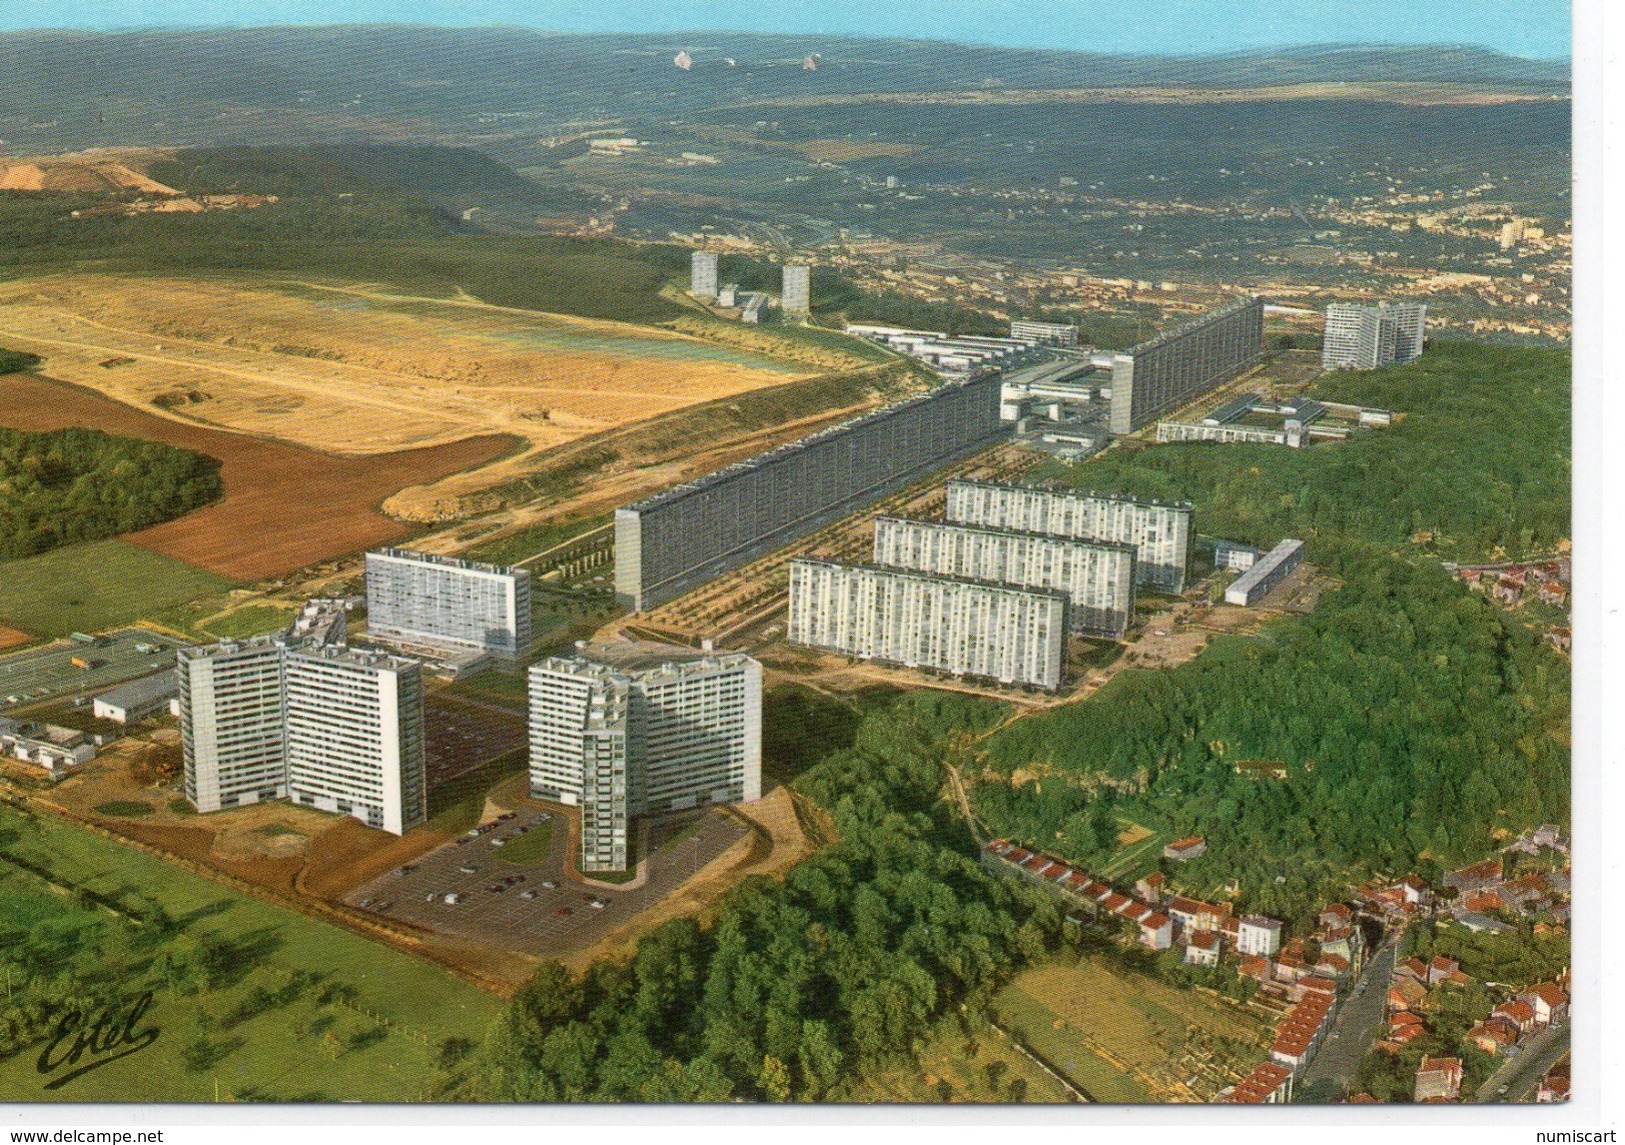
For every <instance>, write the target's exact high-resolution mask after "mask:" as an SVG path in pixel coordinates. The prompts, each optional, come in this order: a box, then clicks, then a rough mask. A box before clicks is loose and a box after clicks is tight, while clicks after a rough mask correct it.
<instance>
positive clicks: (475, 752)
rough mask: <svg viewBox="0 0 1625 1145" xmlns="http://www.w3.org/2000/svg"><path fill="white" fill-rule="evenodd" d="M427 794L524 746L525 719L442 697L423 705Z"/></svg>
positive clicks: (486, 707) (433, 697)
mask: <svg viewBox="0 0 1625 1145" xmlns="http://www.w3.org/2000/svg"><path fill="white" fill-rule="evenodd" d="M424 709H425V711H424V714H425V716H426V717H427V718H426V719H425V720H424V721H423V725H424V733H425V734H424V739H425V742H424V752H425V755H426V756H427V759H426V762H425V766H426V767H427V769H428V779H429V788H430V790H431V791H432V790H435V789H436V788H438V787H440V785H442V784H444V783H445V782H447V781H448V780H451V779H455V778H457V777H458V776H459V775H463V774H465V773H467V772H470V771H476V770H478V769H479V768H481V767H484V766H485V765H486V764H488V763H490V762H491V761H493V760H496V759H501V758H502V757H503V756H505V755H508V754H509V753H511V752H515V751H518V750H519V749H520V748H522V747H524V746H525V741H526V736H525V718H524V716H522V715H520V714H519V713H517V712H502V711H498V710H496V709H494V708H492V707H490V706H487V705H478V706H476V705H474V704H470V703H466V702H464V701H461V700H458V699H456V698H454V697H450V696H444V695H431V696H429V697H428V698H427V699H426V700H425V701H424Z"/></svg>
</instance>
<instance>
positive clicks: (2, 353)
mask: <svg viewBox="0 0 1625 1145" xmlns="http://www.w3.org/2000/svg"><path fill="white" fill-rule="evenodd" d="M39 363H40V360H39V355H38V354H30V353H28V352H26V351H24V350H7V349H6V348H5V347H4V346H0V374H15V373H18V372H20V371H22V370H32V369H33V368H34V367H35V366H37V365H39Z"/></svg>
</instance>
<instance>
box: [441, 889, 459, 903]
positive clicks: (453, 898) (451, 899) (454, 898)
mask: <svg viewBox="0 0 1625 1145" xmlns="http://www.w3.org/2000/svg"><path fill="white" fill-rule="evenodd" d="M442 901H443V902H444V903H445V904H446V905H447V906H456V905H457V904H458V903H460V902H462V901H463V896H462V895H460V894H458V893H457V892H456V891H452V892H451V893H450V894H449V895H447V896H446V897H445V898H444V899H443V900H442Z"/></svg>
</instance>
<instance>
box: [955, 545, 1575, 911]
mask: <svg viewBox="0 0 1625 1145" xmlns="http://www.w3.org/2000/svg"><path fill="white" fill-rule="evenodd" d="M1317 555H1319V556H1320V558H1321V559H1322V560H1323V561H1325V562H1326V563H1327V564H1329V565H1331V566H1333V567H1335V568H1336V569H1337V571H1338V573H1339V574H1340V575H1341V576H1343V577H1344V578H1345V584H1344V587H1343V588H1341V589H1339V590H1338V591H1336V592H1333V593H1330V594H1328V595H1327V596H1326V597H1324V598H1323V599H1322V601H1321V605H1320V608H1319V609H1318V610H1317V611H1316V612H1315V613H1314V614H1313V615H1311V616H1308V617H1304V618H1301V619H1293V620H1286V621H1281V622H1278V623H1276V624H1275V625H1273V626H1272V627H1271V628H1270V629H1268V630H1267V633H1266V635H1265V637H1264V638H1262V639H1258V640H1236V641H1233V642H1228V643H1225V644H1222V645H1217V646H1215V647H1214V648H1212V649H1210V650H1209V651H1208V652H1207V653H1206V654H1205V655H1203V656H1201V657H1200V658H1198V659H1197V660H1195V661H1192V662H1191V663H1189V664H1185V665H1183V666H1181V667H1179V668H1176V669H1174V670H1172V671H1161V672H1129V673H1125V674H1123V675H1121V676H1119V677H1118V678H1117V679H1116V680H1115V681H1113V683H1112V684H1111V685H1110V686H1109V687H1108V688H1106V689H1104V690H1103V691H1102V692H1100V693H1099V694H1098V695H1096V696H1095V697H1094V698H1093V699H1092V700H1090V702H1089V703H1087V704H1072V705H1068V706H1066V707H1064V708H1060V709H1057V710H1056V711H1054V712H1053V713H1050V714H1047V715H1039V716H1031V717H1028V718H1026V719H1022V720H1018V721H1017V722H1015V723H1013V724H1011V725H1010V726H1009V727H1008V728H1006V729H1004V730H1003V731H1001V732H999V733H998V734H997V735H995V736H993V737H992V738H991V739H990V740H989V741H988V744H987V764H988V766H989V767H990V768H991V769H992V771H993V772H994V773H995V774H998V775H1005V776H1008V775H1009V774H1011V773H1013V772H1014V771H1016V770H1017V769H1028V770H1033V771H1038V772H1039V773H1040V774H1042V773H1044V772H1046V771H1051V770H1053V771H1057V772H1059V773H1060V775H1059V776H1057V777H1056V778H1054V779H1046V780H1045V781H1043V782H1041V783H1038V784H1033V785H1028V786H1024V787H1022V788H1021V789H1020V790H1019V791H1016V792H1011V791H1008V790H1001V788H1000V785H999V784H998V783H997V782H996V781H995V782H990V783H987V784H984V785H980V786H978V787H977V788H976V791H975V794H976V806H977V810H978V812H979V813H980V814H981V815H982V816H983V817H984V819H985V820H986V821H987V823H988V825H989V827H990V828H991V829H993V830H996V831H1001V832H1006V833H1009V834H1011V835H1012V836H1013V837H1017V838H1022V839H1025V840H1029V841H1034V842H1038V843H1040V844H1041V845H1046V846H1050V847H1053V848H1056V849H1059V850H1060V851H1061V852H1062V853H1063V854H1067V855H1070V856H1073V857H1076V858H1078V859H1080V860H1082V861H1085V862H1089V861H1098V860H1099V859H1101V858H1102V857H1104V856H1105V855H1107V854H1109V853H1110V852H1111V851H1112V850H1114V849H1115V847H1116V844H1115V841H1114V840H1105V839H1103V837H1102V833H1101V832H1100V831H1099V829H1098V827H1097V826H1096V825H1095V822H1094V816H1095V815H1096V814H1097V812H1096V810H1095V806H1096V802H1097V800H1099V799H1100V798H1101V796H1099V795H1098V794H1097V790H1098V789H1099V788H1100V787H1101V786H1102V784H1104V783H1116V784H1119V785H1121V786H1122V788H1123V789H1124V792H1125V793H1124V794H1122V795H1119V796H1117V797H1116V798H1115V800H1114V801H1113V802H1111V804H1110V805H1111V806H1112V809H1113V811H1114V813H1115V814H1118V815H1121V816H1123V817H1125V818H1128V819H1131V820H1134V821H1136V822H1143V823H1147V824H1148V825H1155V826H1161V827H1165V828H1166V829H1168V830H1170V831H1173V832H1175V833H1177V834H1179V835H1191V834H1200V835H1205V836H1207V839H1208V852H1207V854H1206V855H1204V856H1202V857H1201V858H1198V859H1195V860H1192V861H1189V862H1185V863H1181V864H1180V867H1179V872H1180V878H1181V880H1182V881H1188V882H1190V883H1191V884H1192V885H1201V884H1203V883H1204V882H1210V883H1211V884H1212V885H1215V886H1217V885H1219V884H1222V883H1224V882H1227V881H1229V880H1231V879H1234V880H1236V881H1237V882H1238V883H1239V884H1240V888H1241V895H1242V898H1243V900H1244V901H1245V903H1246V904H1247V905H1248V906H1249V907H1251V908H1253V909H1257V910H1262V911H1265V912H1266V913H1272V914H1280V915H1286V916H1289V917H1293V916H1302V915H1304V914H1306V913H1307V912H1308V911H1309V910H1311V909H1312V908H1313V907H1314V906H1315V904H1316V902H1317V901H1318V900H1317V895H1319V894H1320V893H1321V889H1322V887H1323V886H1325V885H1331V886H1335V885H1340V884H1341V885H1346V881H1347V880H1346V877H1345V876H1346V873H1347V872H1348V871H1350V870H1351V869H1352V870H1358V869H1361V868H1364V869H1367V870H1385V871H1392V872H1396V873H1403V872H1405V871H1407V870H1410V869H1413V868H1416V867H1420V868H1421V869H1423V870H1426V871H1430V872H1436V871H1437V870H1438V867H1439V865H1440V864H1449V863H1452V862H1455V861H1459V860H1465V859H1471V858H1476V857H1478V856H1480V855H1482V854H1484V853H1485V852H1486V851H1488V850H1489V849H1490V848H1491V847H1492V846H1493V845H1494V833H1495V832H1497V831H1501V830H1505V829H1507V828H1511V829H1513V830H1514V831H1516V830H1517V829H1520V828H1522V827H1526V826H1529V825H1531V824H1534V823H1538V822H1542V821H1545V820H1550V821H1553V822H1564V821H1566V818H1567V814H1568V790H1569V773H1568V748H1567V740H1566V731H1565V729H1566V721H1567V695H1568V685H1569V673H1568V669H1567V663H1566V662H1565V661H1563V660H1561V659H1560V658H1558V657H1556V656H1554V655H1552V654H1551V653H1550V652H1549V651H1548V650H1546V649H1544V648H1543V647H1542V646H1541V645H1540V641H1539V637H1538V635H1537V634H1535V633H1534V632H1532V631H1530V630H1529V629H1527V628H1526V627H1524V626H1523V625H1521V624H1519V623H1518V622H1517V621H1516V620H1514V619H1511V618H1509V617H1507V616H1506V615H1504V614H1503V613H1501V612H1499V611H1498V610H1497V609H1496V608H1495V607H1494V606H1493V605H1492V604H1491V603H1490V602H1488V601H1487V600H1485V599H1484V598H1482V597H1480V596H1478V595H1476V594H1472V593H1469V592H1467V591H1466V590H1465V589H1463V588H1462V587H1461V586H1460V585H1458V584H1457V583H1455V582H1454V581H1453V580H1452V579H1451V578H1450V577H1449V576H1448V575H1446V574H1445V573H1444V572H1443V571H1442V570H1440V569H1437V568H1429V567H1425V566H1421V565H1412V564H1407V563H1401V562H1396V561H1393V560H1391V559H1388V558H1387V557H1386V556H1385V555H1384V554H1382V553H1380V552H1377V551H1374V550H1371V549H1369V548H1357V547H1352V546H1350V547H1345V548H1342V549H1339V550H1336V551H1328V550H1327V549H1325V548H1323V549H1322V550H1321V553H1320V554H1317ZM1260 760H1262V761H1269V762H1271V763H1278V764H1280V765H1283V766H1284V767H1285V768H1286V771H1287V778H1286V779H1285V780H1284V781H1282V780H1276V779H1273V778H1270V777H1269V776H1268V774H1267V773H1259V772H1255V771H1252V770H1249V769H1241V770H1239V771H1238V769H1237V766H1236V765H1237V764H1238V763H1243V762H1247V761H1260Z"/></svg>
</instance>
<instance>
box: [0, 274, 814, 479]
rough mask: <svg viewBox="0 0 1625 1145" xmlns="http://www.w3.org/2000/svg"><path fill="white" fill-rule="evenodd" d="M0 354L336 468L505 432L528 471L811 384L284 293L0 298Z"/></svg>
mask: <svg viewBox="0 0 1625 1145" xmlns="http://www.w3.org/2000/svg"><path fill="white" fill-rule="evenodd" d="M0 337H3V338H4V340H5V342H6V344H7V345H11V346H14V347H16V348H18V349H25V350H29V351H31V352H33V353H37V354H40V355H41V356H44V357H46V358H48V359H49V369H50V371H51V373H52V375H53V376H55V377H59V378H61V379H63V380H64V381H70V382H74V383H76V384H79V385H84V386H89V387H91V388H93V389H96V390H98V391H100V392H102V393H105V394H107V395H108V396H110V397H114V398H117V399H118V400H120V401H123V402H128V403H130V404H132V405H134V406H137V407H139V408H144V409H151V410H153V411H154V412H155V413H158V414H160V415H161V416H164V417H168V418H172V419H184V420H187V421H192V422H199V421H201V422H206V423H208V424H211V425H218V426H222V427H225V428H228V429H235V430H240V431H242V432H244V433H248V434H259V435H269V436H272V437H276V438H279V439H281V440H284V441H289V442H293V443H296V444H300V445H305V446H308V447H310V448H313V449H318V450H324V451H332V452H337V453H364V454H372V453H383V452H390V451H395V450H400V449H405V448H409V447H414V446H424V445H436V444H445V443H447V442H452V441H456V440H459V439H462V438H467V437H469V436H471V435H476V434H486V433H511V434H513V435H515V436H516V437H518V438H521V439H523V440H524V441H525V442H526V443H527V444H528V446H529V448H528V449H527V450H526V451H525V454H524V455H529V454H531V453H534V452H536V451H540V450H544V449H548V448H550V447H554V446H557V445H560V444H562V443H565V442H568V441H572V440H574V439H576V438H579V437H582V436H584V435H588V434H592V433H595V432H598V431H601V430H604V429H607V428H612V427H614V426H618V425H624V424H627V423H631V422H636V421H640V420H643V419H645V418H649V417H652V416H655V415H657V414H660V413H664V412H668V411H671V410H675V409H681V408H683V407H685V406H689V405H693V404H695V403H698V402H704V401H709V400H713V399H717V398H725V397H729V396H732V395H734V394H739V393H743V392H746V391H749V390H753V389H758V388H761V387H764V386H771V385H778V384H782V383H784V382H787V381H793V380H795V379H796V378H798V377H804V376H807V375H808V374H809V373H812V372H813V371H812V370H811V369H810V368H808V367H804V366H794V365H789V364H785V363H779V362H775V361H773V360H771V359H767V358H763V357H759V356H755V355H751V354H748V353H744V352H741V351H737V350H733V349H729V348H725V347H717V346H713V345H710V344H708V343H706V342H703V341H701V340H699V339H695V338H688V337H684V336H682V335H680V334H675V333H671V332H667V331H660V330H653V329H649V328H646V327H640V326H634V325H630V324H624V323H614V322H602V321H592V320H587V319H578V318H570V317H563V316H556V315H547V314H539V313H532V312H527V311H518V310H512V309H508V308H504V307H498V306H490V305H486V304H484V303H481V302H479V301H478V300H477V299H473V298H451V299H431V298H418V297H413V296H408V295H401V294H396V293H392V292H390V291H388V290H387V289H385V288H382V287H376V286H368V285H364V284H362V285H345V284H334V283H318V282H303V281H285V280H274V281H273V280H263V281H261V280H241V281H222V280H200V279H162V278H144V277H138V276H116V275H107V276H94V275H78V274H76V275H73V276H71V277H68V276H53V277H46V278H39V279H34V280H28V281H19V282H8V283H5V284H3V285H0ZM155 403H156V404H155ZM522 469H523V466H522V464H521V457H515V458H510V459H505V460H504V461H503V462H499V463H497V464H496V465H494V466H491V467H488V468H487V469H486V470H484V471H482V473H481V475H480V478H479V481H480V482H482V483H483V484H485V485H489V484H492V483H495V482H496V481H499V480H502V479H504V478H506V477H508V476H512V475H513V474H515V473H518V472H521V471H522ZM429 483H430V482H423V483H422V484H429ZM464 484H466V482H465V483H464Z"/></svg>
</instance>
